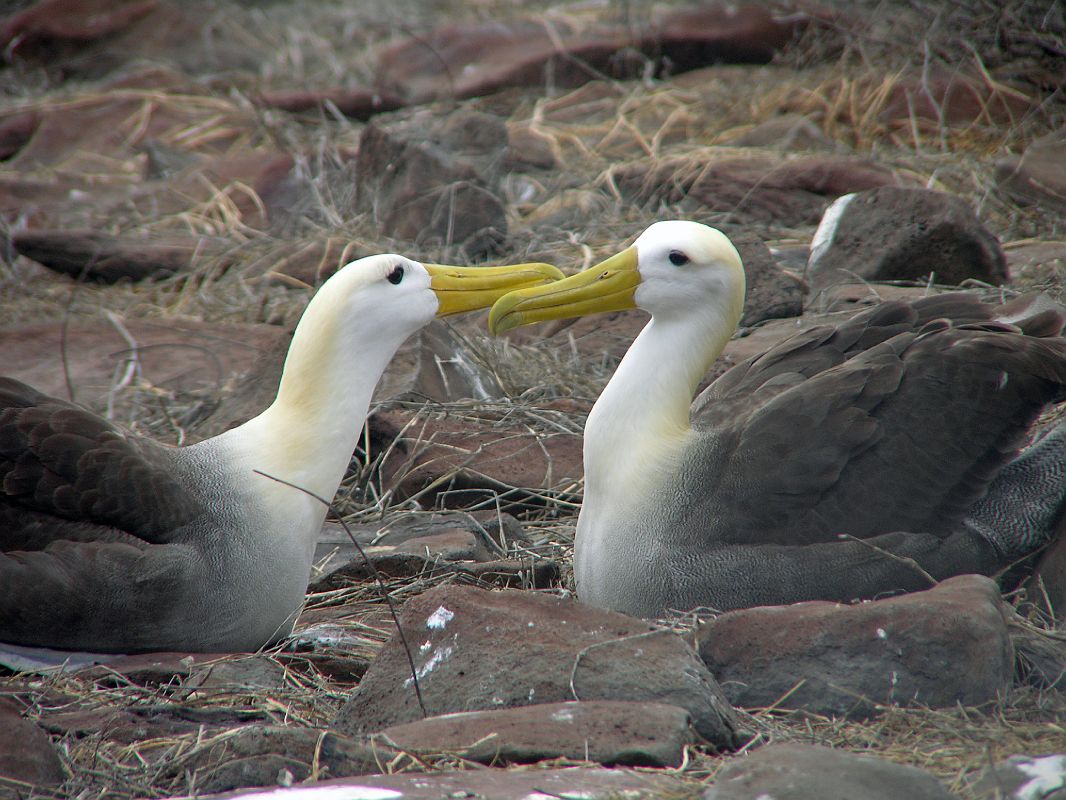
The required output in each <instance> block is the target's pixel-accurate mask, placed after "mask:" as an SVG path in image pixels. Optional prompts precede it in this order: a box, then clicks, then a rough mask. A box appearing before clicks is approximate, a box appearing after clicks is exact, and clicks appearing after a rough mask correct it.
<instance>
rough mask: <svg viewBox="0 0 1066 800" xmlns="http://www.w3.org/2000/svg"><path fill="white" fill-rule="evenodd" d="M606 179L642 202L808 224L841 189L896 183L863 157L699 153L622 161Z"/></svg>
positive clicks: (738, 218)
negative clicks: (711, 156) (718, 156)
mask: <svg viewBox="0 0 1066 800" xmlns="http://www.w3.org/2000/svg"><path fill="white" fill-rule="evenodd" d="M610 180H611V181H612V183H613V184H614V185H615V186H617V187H618V189H619V190H620V191H621V192H622V194H623V195H625V196H626V197H628V198H630V199H631V200H633V201H635V202H637V203H641V204H647V203H656V204H657V203H664V202H665V203H684V204H688V205H691V206H694V207H697V208H701V209H708V210H711V211H723V212H730V216H729V217H728V220H727V221H728V222H730V223H747V222H751V221H756V222H772V223H776V224H780V225H790V226H796V225H809V224H813V223H816V222H817V221H818V220H819V219H821V216H822V212H823V211H824V210H825V207H826V206H827V205H828V204H829V201H830V200H832V199H834V198H836V197H839V196H840V195H842V194H848V193H850V192H858V191H862V190H864V189H874V188H877V187H880V186H891V185H894V184H896V183H897V182H898V181H897V178H896V175H895V173H893V171H892V170H890V169H888V168H887V167H882V166H880V165H879V164H875V163H873V162H870V161H868V160H865V159H861V158H852V157H845V156H807V157H799V158H793V159H773V158H725V159H713V160H712V159H706V158H697V157H682V158H671V159H667V160H659V161H641V162H636V163H632V164H623V165H621V166H617V167H615V168H613V169H612V170H611V173H610Z"/></svg>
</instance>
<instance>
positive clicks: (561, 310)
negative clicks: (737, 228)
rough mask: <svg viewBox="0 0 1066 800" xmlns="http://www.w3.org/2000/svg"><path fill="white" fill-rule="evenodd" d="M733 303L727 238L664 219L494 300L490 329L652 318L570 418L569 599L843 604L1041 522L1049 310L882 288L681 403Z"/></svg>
mask: <svg viewBox="0 0 1066 800" xmlns="http://www.w3.org/2000/svg"><path fill="white" fill-rule="evenodd" d="M1045 299H1046V298H1045ZM743 304H744V270H743V267H742V265H741V260H740V256H739V255H738V254H737V251H736V249H735V248H734V247H733V245H732V243H731V242H730V241H729V240H728V239H727V238H726V236H725V235H723V234H722V233H721V232H719V231H717V230H714V229H713V228H708V227H707V226H704V225H700V224H698V223H693V222H681V221H672V222H660V223H657V224H655V225H652V226H651V227H650V228H648V229H647V230H646V231H645V232H644V234H643V235H641V236H640V237H639V238H638V239H637V240H636V242H635V243H634V244H633V245H632V246H631V247H629V248H628V249H626V250H624V251H623V252H621V253H619V254H618V255H615V256H613V257H611V258H609V259H607V260H606V261H604V262H602V263H601V264H599V265H597V266H595V267H592V268H590V269H588V270H585V271H584V272H581V273H579V274H577V275H574V276H572V277H570V278H567V279H566V280H564V281H559V282H556V283H553V284H551V285H549V286H544V287H541V288H532V289H524V290H519V291H516V292H513V293H511V294H509V295H506V296H505V297H503V298H501V299H500V300H499V301H497V303H496V305H495V306H494V307H493V309H492V312H491V314H490V317H489V325H490V328H491V329H492V330H493V332H495V333H499V332H502V331H506V330H509V329H511V328H515V327H517V326H519V325H524V324H527V323H531V322H537V321H541V320H548V319H559V318H564V317H573V316H579V315H583V314H587V313H591V312H594V311H611V310H620V309H625V308H633V307H639V308H642V309H644V310H645V311H648V312H650V314H651V321H650V322H649V323H648V325H647V326H646V327H645V328H644V329H643V331H642V332H641V333H640V335H639V336H638V337H637V338H636V340H635V341H634V342H633V344H632V346H631V347H630V348H629V351H628V352H627V353H626V355H625V357H624V358H623V359H622V361H621V363H620V364H619V366H618V369H617V371H616V372H615V374H614V376H613V377H612V378H611V380H610V382H609V383H608V384H607V386H606V388H605V389H604V390H603V393H602V394H601V395H600V397H599V399H598V400H597V402H596V404H595V406H594V407H593V409H592V412H591V413H590V414H589V418H588V422H587V424H586V427H585V445H584V459H585V494H584V502H583V505H582V508H581V512H580V516H579V519H578V524H577V533H576V540H575V550H574V571H575V576H576V580H577V592H578V596H579V598H580V599H582V600H583V601H585V602H588V603H591V604H593V605H597V606H602V607H605V608H611V609H615V610H618V611H622V612H625V613H629V614H633V615H638V616H659V615H662V614H664V613H666V612H667V611H668V610H672V609H680V610H688V609H692V608H695V607H699V606H705V607H711V608H717V609H731V608H743V607H748V606H754V605H769V604H784V603H792V602H798V601H801V600H811V599H825V600H837V601H845V602H846V601H849V600H852V599H855V598H870V597H874V596H877V595H879V594H882V593H889V592H895V591H911V590H916V589H921V588H926V587H928V585H929V583H928V579H926V578H925V577H924V576H923V575H922V574H921V572H920V571H919V570H917V569H915V568H914V566H913V565H911V564H907V563H904V561H903V560H902V559H903V558H910V559H913V560H914V561H915V562H917V563H918V564H920V565H921V567H922V568H923V569H924V570H926V571H927V572H928V573H930V575H931V576H932V577H933V578H935V579H937V580H939V579H942V578H945V577H948V576H951V575H954V574H961V573H968V572H983V573H986V574H989V573H992V572H995V571H996V570H997V569H999V568H1000V567H1001V566H1003V565H1005V564H1007V563H1009V562H1011V561H1012V560H1014V559H1017V558H1019V557H1021V556H1024V555H1025V554H1027V553H1030V552H1032V551H1033V550H1034V549H1036V548H1037V547H1039V546H1040V545H1041V544H1043V543H1045V542H1046V541H1047V539H1048V538H1049V537H1050V536H1051V535H1052V532H1053V530H1054V528H1055V526H1056V525H1057V524H1059V520H1060V519H1061V518H1062V515H1063V506H1064V505H1066V424H1059V425H1058V426H1057V427H1056V428H1055V429H1054V430H1053V431H1052V433H1051V434H1049V435H1047V436H1045V437H1044V438H1043V439H1042V440H1041V441H1040V442H1039V443H1038V444H1036V445H1034V446H1032V447H1030V448H1029V449H1028V450H1026V451H1023V452H1022V454H1021V455H1018V448H1019V447H1020V446H1021V444H1022V443H1023V442H1024V439H1025V437H1026V434H1027V431H1028V429H1029V427H1030V426H1031V425H1032V424H1033V423H1034V421H1035V420H1036V418H1037V416H1038V415H1039V414H1040V412H1041V411H1042V410H1043V409H1044V408H1045V407H1046V406H1047V405H1048V404H1051V403H1056V402H1060V401H1062V400H1063V399H1066V340H1064V339H1062V338H1060V335H1061V331H1062V327H1063V323H1064V319H1063V315H1062V314H1061V313H1059V311H1057V310H1054V309H1053V308H1052V309H1045V310H1039V309H1038V308H1037V304H1031V305H1030V306H1029V307H1025V303H1023V302H1019V303H1016V304H1015V305H1018V306H1022V307H1021V309H1020V312H1021V313H1020V317H1021V318H1018V319H1011V320H1007V319H1006V318H1005V317H1006V315H1008V314H1009V313H1010V312H1011V309H1010V308H1007V307H999V308H996V307H992V306H988V305H985V304H983V303H981V302H980V301H979V299H978V298H976V297H975V296H973V295H967V294H962V293H957V294H945V295H941V296H938V297H930V298H926V299H922V300H918V301H916V302H914V303H904V302H888V303H883V304H881V305H879V306H877V307H876V308H873V309H871V310H869V311H867V312H864V313H862V314H860V315H858V316H856V317H855V318H853V319H851V320H849V321H847V322H844V323H843V324H840V325H837V326H821V327H816V328H813V329H810V330H807V331H805V332H803V333H799V334H797V335H795V336H793V337H791V338H790V339H788V340H786V341H784V342H783V343H781V344H779V345H777V346H775V347H773V348H771V349H770V350H769V351H767V352H765V353H763V354H762V355H760V356H758V357H755V358H752V359H750V360H748V361H746V362H743V363H741V364H738V365H736V366H735V367H733V368H732V369H731V370H729V371H728V372H726V373H725V374H724V375H722V376H721V377H720V378H718V379H717V380H716V381H715V382H714V383H713V384H711V385H710V386H709V387H708V388H707V389H706V390H705V391H704V392H703V393H702V394H701V395H700V397H699V398H697V399H696V401H695V402H694V403H693V404H692V405H691V408H690V401H692V397H693V394H694V392H695V390H696V387H697V385H698V384H699V382H700V380H701V378H702V377H703V376H704V375H705V374H706V372H707V370H708V368H709V367H710V365H711V363H712V362H713V361H714V359H715V358H716V357H717V356H718V355H719V354H720V353H721V351H722V349H723V348H724V347H725V344H726V342H727V341H728V340H729V338H730V336H731V335H732V334H733V332H734V330H735V329H736V327H737V323H738V321H739V319H740V315H741V310H742V307H743ZM1047 305H1053V304H1051V303H1048V304H1047ZM1015 310H1016V311H1017V310H1018V309H1015ZM857 540H864V541H857ZM882 551H883V552H882ZM885 553H889V554H894V555H895V556H898V557H900V558H893V557H892V556H891V555H885Z"/></svg>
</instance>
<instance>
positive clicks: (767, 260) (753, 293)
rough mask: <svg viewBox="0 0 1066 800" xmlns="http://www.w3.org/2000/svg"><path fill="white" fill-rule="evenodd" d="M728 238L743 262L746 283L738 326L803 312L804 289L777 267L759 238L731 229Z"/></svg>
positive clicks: (795, 279) (793, 278) (798, 281)
mask: <svg viewBox="0 0 1066 800" xmlns="http://www.w3.org/2000/svg"><path fill="white" fill-rule="evenodd" d="M730 239H731V241H732V242H733V245H734V246H735V247H736V248H737V252H739V253H740V258H741V260H742V261H743V262H744V276H745V281H746V283H747V291H746V292H745V295H744V316H742V317H741V318H740V324H741V326H745V327H746V326H751V325H755V324H756V323H758V322H762V321H764V320H767V319H780V318H783V317H798V316H799V315H800V314H802V313H803V296H804V294H805V293H806V288H805V287H804V285H803V283H802V282H801V281H800V280H798V279H797V278H795V277H793V276H792V275H789V274H788V273H787V272H785V271H784V270H782V269H781V268H780V267H778V266H777V264H776V263H775V262H774V257H773V256H772V255H771V254H770V249H769V248H768V247H767V246H766V244H765V243H764V242H763V241H762V239H759V238H758V237H756V236H754V235H752V234H750V233H745V232H743V231H737V232H733V231H730Z"/></svg>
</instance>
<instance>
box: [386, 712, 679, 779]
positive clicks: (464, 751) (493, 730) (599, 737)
mask: <svg viewBox="0 0 1066 800" xmlns="http://www.w3.org/2000/svg"><path fill="white" fill-rule="evenodd" d="M371 738H372V739H373V740H375V741H381V742H382V743H384V744H385V745H387V746H394V747H398V748H399V749H401V750H403V751H405V752H416V753H426V754H428V753H458V754H459V755H461V756H462V757H463V758H465V759H468V760H470V761H478V762H480V763H482V764H494V765H495V764H528V763H534V762H536V761H544V760H547V759H552V758H569V759H573V760H575V761H596V762H598V763H600V764H605V765H608V766H610V765H616V764H620V765H626V766H636V767H676V766H680V764H681V761H682V759H683V758H684V750H685V745H688V744H692V743H693V742H694V737H693V735H692V732H691V728H690V725H689V716H688V712H687V711H685V710H684V709H683V708H679V707H678V706H668V705H663V704H662V703H629V702H624V701H611V700H596V701H589V702H580V703H579V702H570V703H545V704H540V705H533V706H524V707H522V708H506V709H501V710H498V711H467V712H461V713H456V714H445V715H443V716H439V717H429V718H428V719H423V720H418V721H417V722H408V723H405V724H403V725H393V726H391V727H389V728H386V729H385V730H383V731H381V732H380V733H377V734H373V735H372V737H371Z"/></svg>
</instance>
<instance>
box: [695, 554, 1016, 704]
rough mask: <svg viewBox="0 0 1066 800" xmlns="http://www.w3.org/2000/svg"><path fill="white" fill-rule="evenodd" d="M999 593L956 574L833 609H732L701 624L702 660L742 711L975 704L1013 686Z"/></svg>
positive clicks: (817, 605) (821, 605) (986, 582)
mask: <svg viewBox="0 0 1066 800" xmlns="http://www.w3.org/2000/svg"><path fill="white" fill-rule="evenodd" d="M1005 614H1006V611H1005V607H1004V605H1003V602H1002V600H1001V599H1000V595H999V589H998V587H997V586H996V584H995V582H994V581H992V580H990V579H989V578H985V577H982V576H978V575H962V576H958V577H955V578H950V579H948V580H946V581H944V582H942V583H941V584H939V585H938V586H936V587H934V588H932V589H929V590H927V591H924V592H915V593H912V594H906V595H902V596H899V597H891V598H888V599H885V600H877V601H874V602H865V603H859V604H857V605H841V604H837V603H828V602H807V603H797V604H795V605H790V606H769V607H760V608H750V609H745V610H741V611H731V612H729V613H726V614H722V615H721V616H719V617H718V618H717V619H714V620H711V621H710V622H707V623H706V624H704V625H703V626H701V627H700V629H699V631H698V634H697V639H698V645H699V651H700V656H701V657H702V658H703V660H704V661H705V662H706V664H707V666H708V667H709V668H710V670H711V672H712V673H713V674H714V675H715V677H717V678H718V680H719V681H720V682H721V683H722V686H723V689H724V690H725V693H726V696H727V697H728V698H729V700H730V702H732V703H733V704H734V705H736V706H739V707H742V708H763V707H766V706H770V705H779V706H780V707H782V708H793V709H806V710H807V711H810V712H812V713H815V714H827V715H847V716H850V717H858V718H861V717H866V716H870V715H871V714H873V713H876V710H877V707H878V706H879V705H902V706H906V705H909V704H912V703H916V704H918V705H922V706H929V707H932V708H944V707H949V706H954V705H956V704H962V705H967V706H969V705H980V704H981V703H985V702H988V701H990V700H994V699H995V698H996V697H997V696H998V695H1000V694H1001V693H1002V692H1004V691H1005V690H1006V689H1007V688H1008V687H1009V686H1010V683H1011V678H1012V676H1013V674H1014V651H1013V648H1012V646H1011V639H1010V635H1009V633H1008V629H1007V624H1006V621H1005Z"/></svg>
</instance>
